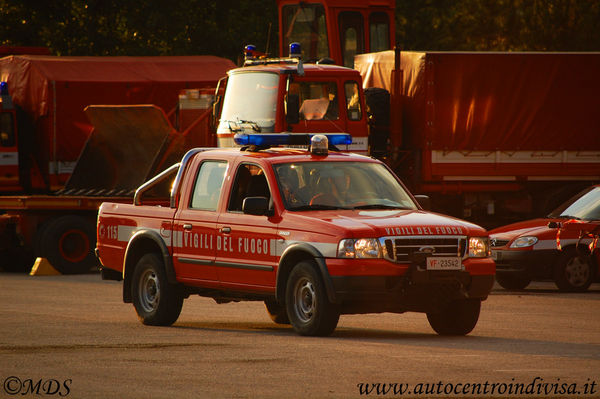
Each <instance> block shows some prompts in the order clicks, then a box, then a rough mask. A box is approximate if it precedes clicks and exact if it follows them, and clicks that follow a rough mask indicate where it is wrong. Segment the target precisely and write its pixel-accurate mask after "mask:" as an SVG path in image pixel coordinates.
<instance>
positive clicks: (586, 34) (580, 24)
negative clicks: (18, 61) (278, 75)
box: [0, 0, 600, 61]
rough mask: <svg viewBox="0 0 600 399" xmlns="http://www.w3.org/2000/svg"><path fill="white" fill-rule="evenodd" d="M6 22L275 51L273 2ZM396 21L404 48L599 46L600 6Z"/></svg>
mask: <svg viewBox="0 0 600 399" xmlns="http://www.w3.org/2000/svg"><path fill="white" fill-rule="evenodd" d="M0 18H1V20H2V24H0V44H5V45H13V46H45V47H48V48H49V49H50V51H51V52H52V53H53V54H56V55H131V56H136V55H197V54H211V55H217V56H221V57H227V58H230V59H232V60H234V61H237V58H238V57H239V56H240V55H241V49H242V47H243V46H244V45H245V44H248V43H252V44H255V45H257V46H258V48H259V49H263V50H264V49H265V48H266V46H267V43H268V46H269V50H270V52H271V54H276V53H277V32H278V26H277V25H278V24H277V7H276V3H275V0H178V1H176V2H165V1H159V0H136V1H127V0H52V1H39V0H0ZM396 19H397V30H396V39H397V44H398V46H400V48H402V49H405V50H446V51H473V50H475V51H599V50H600V34H599V33H598V30H597V26H596V25H597V23H598V21H600V2H598V1H597V0H461V1H455V0H397V6H396ZM269 26H270V27H271V29H270V30H271V34H270V36H269Z"/></svg>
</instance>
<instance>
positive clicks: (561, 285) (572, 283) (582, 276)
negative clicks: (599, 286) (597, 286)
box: [554, 248, 594, 292]
mask: <svg viewBox="0 0 600 399" xmlns="http://www.w3.org/2000/svg"><path fill="white" fill-rule="evenodd" d="M593 280H594V265H593V262H592V260H591V258H590V257H589V256H585V255H580V254H578V253H577V251H576V250H575V248H567V249H566V250H564V251H563V252H562V253H561V254H560V256H559V258H558V261H557V264H556V268H555V270H554V282H555V283H556V286H557V287H558V289H559V290H561V291H566V292H584V291H586V290H587V289H588V288H589V286H590V284H592V281H593Z"/></svg>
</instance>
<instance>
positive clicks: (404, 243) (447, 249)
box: [382, 236, 467, 264]
mask: <svg viewBox="0 0 600 399" xmlns="http://www.w3.org/2000/svg"><path fill="white" fill-rule="evenodd" d="M382 241H383V242H382V244H383V245H384V246H385V249H386V258H387V259H388V260H391V261H392V262H397V263H417V264H420V263H423V262H425V258H426V257H428V256H458V257H461V258H462V257H463V256H464V255H465V251H466V247H467V245H466V243H467V238H466V237H455V236H453V237H422V238H415V237H385V238H384V239H382Z"/></svg>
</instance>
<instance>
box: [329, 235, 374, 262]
mask: <svg viewBox="0 0 600 399" xmlns="http://www.w3.org/2000/svg"><path fill="white" fill-rule="evenodd" d="M337 255H338V258H380V257H381V247H380V246H379V241H377V239H375V238H359V239H353V238H346V239H343V240H341V241H340V243H339V244H338V251H337Z"/></svg>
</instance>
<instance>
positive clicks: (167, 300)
mask: <svg viewBox="0 0 600 399" xmlns="http://www.w3.org/2000/svg"><path fill="white" fill-rule="evenodd" d="M131 296H132V298H133V306H134V307H135V311H136V312H137V314H138V317H139V318H140V321H141V322H142V323H144V324H147V325H152V326H170V325H171V324H173V323H175V321H176V320H177V318H178V317H179V314H180V313H181V308H182V306H183V295H182V294H181V293H180V292H179V290H178V288H177V286H176V285H175V284H171V283H169V281H168V280H167V275H166V273H165V270H164V266H163V263H162V261H161V260H160V258H159V257H158V255H156V254H153V253H150V254H146V255H144V256H142V258H141V259H140V260H139V261H138V263H137V265H136V266H135V270H134V272H133V280H132V284H131Z"/></svg>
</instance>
